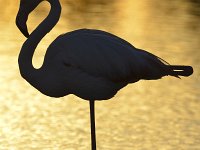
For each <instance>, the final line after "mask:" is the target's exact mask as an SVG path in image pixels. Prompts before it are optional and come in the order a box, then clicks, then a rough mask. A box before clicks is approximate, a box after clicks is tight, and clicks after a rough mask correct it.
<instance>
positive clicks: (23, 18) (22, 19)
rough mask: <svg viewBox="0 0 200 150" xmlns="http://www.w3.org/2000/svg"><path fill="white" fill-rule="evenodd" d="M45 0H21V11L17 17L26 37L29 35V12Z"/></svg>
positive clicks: (18, 25) (17, 21)
mask: <svg viewBox="0 0 200 150" xmlns="http://www.w3.org/2000/svg"><path fill="white" fill-rule="evenodd" d="M42 1H43V0H20V6H19V11H18V13H17V17H16V25H17V27H18V28H19V30H20V31H21V32H22V34H23V35H24V36H25V37H27V38H28V37H29V32H28V28H27V24H26V22H27V20H28V16H29V14H30V13H31V12H32V11H33V10H34V9H35V8H36V7H37V6H38V5H39V4H40V3H41V2H42Z"/></svg>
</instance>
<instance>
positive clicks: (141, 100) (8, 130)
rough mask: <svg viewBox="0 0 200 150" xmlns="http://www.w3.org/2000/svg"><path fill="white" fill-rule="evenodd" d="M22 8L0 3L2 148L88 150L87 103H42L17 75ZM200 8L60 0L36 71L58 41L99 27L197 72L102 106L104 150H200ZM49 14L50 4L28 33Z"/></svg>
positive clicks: (183, 0) (100, 142)
mask: <svg viewBox="0 0 200 150" xmlns="http://www.w3.org/2000/svg"><path fill="white" fill-rule="evenodd" d="M18 3H19V1H17V2H14V3H13V1H12V0H7V1H3V0H0V7H1V9H0V13H1V20H0V28H1V34H0V41H1V44H0V64H1V65H0V67H1V68H0V83H1V86H0V149H1V150H23V149H24V150H34V149H35V150H52V149H53V150H54V149H55V150H64V149H67V150H88V149H90V125H89V104H88V102H87V101H83V100H81V99H79V98H77V97H75V96H73V95H70V96H67V97H64V98H59V99H54V98H49V97H46V96H43V95H42V94H41V93H39V92H38V91H37V90H35V89H33V88H32V87H31V86H30V85H29V84H28V83H26V82H25V81H24V80H23V79H22V78H21V77H20V75H19V70H18V65H17V58H18V53H19V50H20V47H21V45H22V43H23V41H24V40H25V38H24V37H23V36H22V35H21V33H20V32H19V31H18V30H17V28H16V26H15V15H16V13H17V9H18V8H17V7H18ZM199 6H200V4H199V3H198V1H197V2H195V1H192V0H191V1H189V0H176V1H158V0H151V1H149V0H140V1H136V0H123V1H122V0H109V1H108V0H95V1H94V0H62V7H63V9H62V10H63V11H62V16H61V19H60V22H59V23H58V24H57V26H56V27H55V29H54V30H52V32H51V33H49V34H48V36H46V37H45V38H44V39H43V41H42V42H41V43H40V45H39V46H38V48H37V50H36V52H35V55H34V60H33V62H34V65H35V67H40V66H41V64H42V61H43V56H44V54H45V51H46V48H47V46H48V45H49V44H50V43H51V41H53V39H55V38H56V37H57V36H58V35H59V34H61V33H64V32H69V31H71V30H75V29H78V28H96V29H102V30H106V31H108V32H112V33H114V34H116V35H118V36H120V37H122V38H124V39H126V40H127V41H129V42H130V43H132V44H133V45H134V46H136V47H140V48H142V49H145V50H148V51H149V52H151V53H154V54H156V55H158V56H160V57H161V58H163V59H165V60H166V61H168V62H170V63H171V64H185V65H191V66H193V67H194V71H195V72H194V74H193V75H192V76H191V77H189V78H184V77H183V78H182V79H181V80H179V79H176V78H173V77H168V78H167V77H165V78H163V79H162V80H158V81H140V82H138V83H135V84H132V85H129V86H127V87H125V88H124V89H123V90H121V91H120V92H119V93H118V94H117V95H116V96H115V97H114V98H113V99H111V100H109V101H101V102H96V128H97V147H98V149H99V150H122V149H123V150H135V149H136V150H199V149H200V132H199V131H200V115H199V114H200V79H199V76H200V68H199V66H200V51H199V50H200V38H199V35H200V28H199V24H200V12H199V10H200V7H199ZM48 10H49V5H48V4H47V3H46V2H44V3H43V4H41V5H40V6H39V8H37V9H36V11H34V12H33V13H32V14H31V16H30V18H29V21H28V25H29V30H30V31H32V30H34V28H35V27H36V26H37V25H38V24H39V23H40V22H41V21H42V19H43V18H44V17H45V16H46V15H47V14H48Z"/></svg>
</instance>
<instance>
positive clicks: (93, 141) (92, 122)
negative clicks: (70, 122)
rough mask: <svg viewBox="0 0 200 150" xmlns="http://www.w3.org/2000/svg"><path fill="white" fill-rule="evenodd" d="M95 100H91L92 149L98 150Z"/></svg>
mask: <svg viewBox="0 0 200 150" xmlns="http://www.w3.org/2000/svg"><path fill="white" fill-rule="evenodd" d="M94 102H95V101H94V100H90V125H91V148H92V150H96V133H95V108H94V107H95V105H94Z"/></svg>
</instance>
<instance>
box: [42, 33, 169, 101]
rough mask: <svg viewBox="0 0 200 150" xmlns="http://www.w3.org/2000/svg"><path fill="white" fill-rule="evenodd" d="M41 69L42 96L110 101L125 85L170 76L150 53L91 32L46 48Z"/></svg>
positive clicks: (68, 36) (69, 35)
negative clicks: (42, 75)
mask: <svg viewBox="0 0 200 150" xmlns="http://www.w3.org/2000/svg"><path fill="white" fill-rule="evenodd" d="M43 68H44V69H41V71H42V72H43V73H41V74H45V77H44V78H43V81H42V82H41V84H42V85H45V86H44V87H43V86H41V85H40V87H39V88H38V89H39V90H40V91H41V92H42V93H44V94H45V95H48V96H53V97H60V96H65V95H67V94H75V95H77V96H79V97H81V98H83V99H87V100H90V99H95V100H102V99H109V98H111V97H113V96H114V95H115V94H116V93H117V91H118V90H119V89H121V88H122V87H124V86H126V85H127V84H128V83H133V82H136V81H138V80H140V79H159V78H161V77H162V76H165V75H169V67H168V66H167V65H165V64H164V63H163V62H162V61H161V60H160V59H159V58H158V57H156V56H154V55H153V54H150V53H148V52H146V51H143V50H139V49H137V48H135V47H134V46H132V45H131V44H130V43H128V42H127V41H125V40H123V39H121V38H119V37H117V36H115V35H112V34H110V33H108V32H105V31H100V30H92V29H79V30H75V31H72V32H69V33H66V34H62V35H60V36H59V37H58V38H57V39H56V40H54V41H53V42H52V44H51V45H50V46H49V48H48V50H47V52H46V56H45V59H44V64H43ZM44 72H45V73H44ZM47 72H48V74H47ZM41 87H42V88H41Z"/></svg>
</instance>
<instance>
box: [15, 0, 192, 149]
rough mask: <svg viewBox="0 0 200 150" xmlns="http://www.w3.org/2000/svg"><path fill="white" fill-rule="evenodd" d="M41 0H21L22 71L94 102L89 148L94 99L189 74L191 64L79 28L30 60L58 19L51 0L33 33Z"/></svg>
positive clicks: (54, 90)
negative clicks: (38, 59)
mask: <svg viewBox="0 0 200 150" xmlns="http://www.w3.org/2000/svg"><path fill="white" fill-rule="evenodd" d="M42 1H43V0H20V6H19V11H18V13H17V17H16V25H17V27H18V28H19V30H20V31H21V32H22V34H23V35H24V36H25V37H26V38H27V39H26V41H25V42H24V43H23V45H22V48H21V51H20V54H19V58H18V64H19V70H20V74H21V76H22V77H23V78H24V79H25V80H26V81H27V82H28V83H30V84H31V85H32V86H33V87H34V88H36V89H37V90H39V91H40V92H41V93H43V94H45V95H47V96H50V97H63V96H66V95H68V94H74V95H76V96H78V97H80V98H82V99H85V100H88V101H89V105H90V124H91V148H92V150H96V134H95V105H94V103H95V100H108V99H110V98H112V97H113V96H114V95H115V94H116V93H117V92H118V91H119V90H120V89H121V88H123V87H125V86H126V85H127V84H129V83H134V82H137V81H139V80H156V79H160V78H162V77H163V76H168V75H169V76H174V77H177V78H179V76H190V75H191V74H192V73H193V68H192V67H191V66H183V65H170V64H169V63H167V62H166V61H164V60H163V59H161V58H159V57H157V56H155V55H154V54H151V53H149V52H147V51H145V50H142V49H138V48H136V47H134V46H133V45H131V44H130V43H129V42H127V41H125V40H124V39H122V38H120V37H118V36H116V35H113V34H111V33H109V32H106V31H101V30H96V29H77V30H75V31H71V32H67V33H65V34H61V35H60V36H58V37H57V38H56V39H55V40H54V41H53V42H52V43H51V44H50V46H49V47H48V49H47V51H46V54H45V57H44V62H43V64H42V66H41V68H39V69H36V68H34V66H33V64H32V58H33V55H34V51H35V49H36V47H37V45H38V44H39V42H40V41H41V40H42V39H43V37H44V36H45V35H46V34H47V33H48V32H50V31H51V30H52V28H53V27H54V26H55V25H56V24H57V22H58V21H59V18H60V14H61V5H60V2H59V0H47V1H48V2H49V3H50V5H51V9H50V12H49V14H48V16H47V17H46V18H45V19H44V20H43V21H42V22H41V23H40V24H39V25H38V27H37V28H36V29H35V30H34V31H33V32H32V33H31V34H29V32H28V29H27V25H26V22H27V20H28V16H29V14H30V13H31V12H32V11H33V10H34V9H35V8H36V7H37V6H38V5H39V4H40V3H41V2H42Z"/></svg>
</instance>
